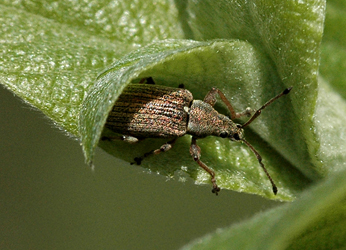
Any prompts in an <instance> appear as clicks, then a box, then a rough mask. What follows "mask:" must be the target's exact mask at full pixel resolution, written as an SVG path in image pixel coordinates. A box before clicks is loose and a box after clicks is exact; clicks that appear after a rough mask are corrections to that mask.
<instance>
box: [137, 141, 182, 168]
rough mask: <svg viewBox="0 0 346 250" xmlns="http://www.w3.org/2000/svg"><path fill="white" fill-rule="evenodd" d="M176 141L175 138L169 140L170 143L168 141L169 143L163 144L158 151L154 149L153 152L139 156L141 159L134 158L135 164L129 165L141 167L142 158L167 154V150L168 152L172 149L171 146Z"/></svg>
mask: <svg viewBox="0 0 346 250" xmlns="http://www.w3.org/2000/svg"><path fill="white" fill-rule="evenodd" d="M176 140H177V138H174V139H173V140H171V141H169V142H166V143H165V144H163V145H162V146H161V147H160V148H158V149H155V150H151V151H150V152H148V153H145V154H144V155H143V156H141V157H135V158H134V161H135V162H131V165H133V164H135V163H136V164H137V165H141V163H142V161H143V159H144V158H146V157H148V156H150V155H157V154H160V153H163V152H167V151H168V150H170V149H171V148H172V147H173V145H174V143H175V141H176Z"/></svg>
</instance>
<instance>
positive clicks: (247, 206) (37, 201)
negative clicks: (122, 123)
mask: <svg viewBox="0 0 346 250" xmlns="http://www.w3.org/2000/svg"><path fill="white" fill-rule="evenodd" d="M0 105H1V111H0V124H1V127H0V138H1V143H0V249H166V250H167V249H168V250H169V249H178V248H180V247H182V246H183V245H185V244H187V243H189V242H190V241H192V240H194V239H196V238H198V237H201V236H203V235H205V234H207V233H210V232H213V231H215V230H216V229H217V228H221V227H226V226H229V225H231V224H233V223H237V222H240V221H242V220H244V219H247V218H250V217H251V216H253V215H254V214H256V213H258V212H260V211H264V210H266V209H268V208H271V207H274V206H277V205H279V204H280V203H279V202H273V201H269V200H266V199H263V198H261V197H258V196H255V195H248V194H240V193H236V192H232V191H227V190H222V192H221V193H220V194H219V196H218V197H217V196H215V195H213V194H212V193H211V185H204V186H197V185H194V184H193V181H192V180H190V179H188V181H186V182H184V183H183V182H179V181H178V180H177V179H178V178H175V180H167V178H166V177H164V176H160V175H156V174H154V173H152V174H148V171H147V170H144V169H143V168H141V167H138V166H131V165H130V164H128V163H127V162H124V161H121V160H118V159H115V158H114V157H112V156H109V155H108V154H106V153H105V152H103V151H102V150H101V149H98V150H97V152H96V159H95V166H96V167H95V171H94V172H93V171H91V169H90V168H89V167H88V166H87V165H86V164H85V163H84V157H83V153H82V149H81V147H80V145H79V142H78V141H76V140H74V139H72V138H69V137H68V136H66V134H65V133H64V132H62V131H60V130H59V129H58V128H56V127H55V126H54V124H53V122H52V121H51V120H49V119H48V118H46V117H45V116H44V115H43V114H42V113H41V112H39V111H37V110H35V109H34V108H32V107H30V106H28V105H27V104H25V103H24V102H23V101H21V100H20V99H19V98H17V97H15V96H14V95H13V94H12V93H11V92H9V91H7V90H5V89H3V88H2V87H0Z"/></svg>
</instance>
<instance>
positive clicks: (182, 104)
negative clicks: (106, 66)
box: [106, 84, 239, 139]
mask: <svg viewBox="0 0 346 250" xmlns="http://www.w3.org/2000/svg"><path fill="white" fill-rule="evenodd" d="M106 127H107V128H109V129H111V130H112V131H113V132H115V133H118V134H122V135H128V136H133V137H136V138H138V139H145V138H174V137H181V136H183V135H185V134H190V135H192V136H195V137H196V138H204V137H206V136H209V135H214V136H220V134H221V133H222V132H225V131H226V132H227V133H228V134H230V135H232V134H233V133H232V132H233V131H238V130H239V129H238V128H237V126H236V124H235V123H234V122H233V121H232V120H231V119H230V118H228V117H227V116H225V115H223V114H220V113H218V112H217V111H216V110H215V109H214V108H213V107H212V106H211V105H210V104H208V103H206V102H204V101H202V100H193V96H192V94H191V92H190V91H188V90H186V89H182V88H171V87H167V86H160V85H152V84H131V85H129V86H127V88H125V89H124V91H123V92H122V94H121V95H120V96H119V99H118V100H117V102H116V103H115V105H114V106H113V109H112V111H111V112H110V113H109V116H108V119H107V122H106Z"/></svg>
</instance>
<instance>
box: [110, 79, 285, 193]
mask: <svg viewBox="0 0 346 250" xmlns="http://www.w3.org/2000/svg"><path fill="white" fill-rule="evenodd" d="M144 80H147V83H151V84H142V83H139V84H130V85H128V86H127V87H126V88H125V89H124V91H123V92H122V94H121V95H120V96H119V98H118V100H117V102H116V103H115V104H114V107H113V108H112V110H111V111H110V113H109V116H108V119H107V122H106V125H105V126H106V127H107V128H109V129H110V130H112V131H113V132H115V133H118V134H120V135H121V136H120V137H112V138H109V137H108V138H104V139H114V140H116V139H121V140H124V141H126V142H129V143H135V142H138V141H139V140H143V139H145V138H170V141H168V142H167V143H166V144H164V145H162V146H161V147H160V148H159V149H156V150H152V151H150V152H148V153H146V154H144V155H143V156H141V157H135V158H134V160H135V162H136V163H137V164H138V165H139V164H140V163H141V162H142V160H143V159H144V158H146V157H148V156H150V155H154V154H159V153H161V152H166V151H168V150H170V149H171V148H172V146H173V144H174V142H175V140H176V139H177V138H179V137H181V136H183V135H185V134H190V135H192V140H191V146H190V154H191V156H192V158H193V159H194V161H196V162H197V163H198V165H199V166H200V167H202V168H203V169H204V170H205V171H207V172H208V173H209V174H210V176H211V182H212V184H213V190H212V191H213V193H216V194H218V192H219V191H220V188H219V187H218V186H217V184H216V180H215V173H214V171H213V170H212V169H210V168H209V167H208V166H207V165H206V164H205V163H203V162H202V161H201V160H200V157H201V149H200V147H199V146H198V145H197V139H200V138H204V137H206V136H209V135H212V136H218V137H222V138H228V139H230V140H233V141H241V142H244V143H245V144H246V145H247V146H248V147H249V148H250V149H251V150H252V152H253V153H254V154H255V156H256V157H257V160H258V162H259V163H260V165H261V167H262V168H263V170H264V171H265V173H266V175H267V177H268V179H269V180H270V182H271V184H272V187H273V192H274V194H276V193H277V188H276V185H275V184H274V182H273V180H272V179H271V177H270V175H269V173H268V172H267V170H266V168H265V167H264V164H263V163H262V158H261V156H260V155H259V153H258V152H257V151H256V150H255V149H254V148H253V147H252V146H251V144H250V143H248V142H247V141H246V140H245V139H244V136H243V128H244V127H246V126H247V125H249V124H250V123H251V122H252V121H253V120H254V119H256V118H257V117H258V116H259V115H260V114H261V112H262V110H263V109H264V108H265V107H267V106H268V105H270V104H271V103H272V102H274V101H275V100H277V99H278V98H280V97H281V96H283V95H286V94H288V93H289V92H290V90H291V88H287V89H285V90H284V91H283V92H282V93H281V94H279V95H277V96H275V97H274V98H272V99H270V100H269V101H268V102H267V103H265V104H264V105H263V106H262V107H261V108H259V109H258V110H256V112H255V113H254V114H253V115H252V117H251V118H250V119H249V120H248V121H247V122H246V123H245V124H243V125H240V124H236V123H234V122H233V120H234V119H235V118H239V117H241V116H244V115H251V113H250V112H251V110H250V109H247V110H245V111H244V112H241V113H236V112H235V111H234V109H233V107H232V105H231V103H230V102H229V101H228V99H227V98H226V97H225V95H224V94H223V93H222V92H221V91H220V90H219V89H217V88H212V89H211V90H210V91H209V92H208V93H207V95H206V96H205V98H204V100H203V101H202V100H194V99H193V96H192V94H191V92H190V91H188V90H186V89H183V88H171V87H166V86H158V85H153V84H154V81H153V79H152V78H151V77H150V78H147V79H144ZM141 82H144V81H143V80H142V81H141ZM217 95H219V96H220V98H221V100H222V101H223V102H224V103H225V104H226V106H227V107H228V109H229V111H230V113H231V117H230V118H229V117H228V116H225V115H223V114H220V113H219V112H217V111H216V110H215V109H214V107H213V106H214V105H215V103H216V96H217Z"/></svg>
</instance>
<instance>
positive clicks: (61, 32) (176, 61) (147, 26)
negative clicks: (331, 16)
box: [0, 1, 343, 200]
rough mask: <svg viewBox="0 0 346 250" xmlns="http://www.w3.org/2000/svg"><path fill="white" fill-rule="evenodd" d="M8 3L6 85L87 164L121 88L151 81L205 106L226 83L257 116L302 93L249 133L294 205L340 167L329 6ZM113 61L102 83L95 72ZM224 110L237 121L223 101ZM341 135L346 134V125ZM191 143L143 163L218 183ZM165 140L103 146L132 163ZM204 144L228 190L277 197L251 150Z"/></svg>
mask: <svg viewBox="0 0 346 250" xmlns="http://www.w3.org/2000/svg"><path fill="white" fill-rule="evenodd" d="M1 7H2V8H1V10H0V11H1V13H2V15H1V16H2V21H3V22H2V23H3V25H2V26H1V27H2V28H1V29H2V36H3V39H2V41H3V45H4V46H3V48H4V49H3V53H2V61H1V65H0V77H1V78H0V81H1V83H2V84H4V85H5V86H6V87H7V88H9V89H11V90H12V91H13V92H15V93H16V94H17V95H18V96H20V97H22V98H23V99H24V100H26V101H27V102H29V103H30V104H31V105H33V106H35V107H37V108H39V109H40V110H42V111H43V112H44V113H45V114H46V115H47V116H48V117H50V118H52V119H53V121H55V123H56V124H57V125H58V126H60V127H62V128H63V129H65V130H66V131H67V132H69V133H71V134H72V135H74V136H77V137H80V138H81V140H82V143H83V149H84V152H85V155H86V158H87V160H88V161H92V159H93V156H94V151H95V148H96V147H97V145H98V141H99V139H100V136H101V133H102V130H103V126H104V123H105V121H106V118H107V115H108V112H109V110H110V108H111V106H112V105H113V103H114V102H115V101H116V98H117V97H118V96H119V95H120V93H121V90H122V89H124V88H125V87H126V85H127V84H129V83H131V82H132V81H138V80H139V79H140V78H141V77H147V76H152V77H154V79H155V81H156V82H157V83H158V84H163V85H170V86H174V87H175V86H178V84H179V83H184V84H185V86H186V88H187V89H189V90H191V92H192V93H193V95H194V97H195V98H196V99H202V98H203V97H204V96H205V95H206V93H207V92H208V91H209V89H210V88H211V87H212V86H216V87H218V88H220V89H221V90H222V91H223V92H224V93H225V94H226V96H227V97H228V98H229V99H230V100H231V102H232V104H233V105H234V107H235V108H236V110H237V111H241V110H243V109H245V108H246V107H248V106H250V107H253V108H258V107H260V106H261V105H262V104H263V103H264V102H266V101H267V100H268V99H270V98H271V97H273V96H274V95H276V94H278V93H280V92H281V91H282V90H283V89H284V88H286V87H289V86H293V87H294V88H293V90H292V93H290V94H289V95H288V96H286V97H284V98H282V99H281V100H279V101H277V102H276V103H275V104H273V105H272V106H270V107H268V108H267V109H266V110H265V112H263V114H262V115H261V117H259V118H258V120H256V121H255V122H254V123H253V124H252V125H251V126H250V129H251V130H249V129H248V130H247V131H246V138H247V140H248V141H249V142H250V143H252V144H253V145H254V147H255V148H256V149H257V150H258V151H259V152H260V153H261V155H262V157H263V162H264V164H265V165H266V167H267V168H268V171H269V172H270V174H271V175H272V177H273V179H274V180H275V182H276V184H277V186H278V187H279V195H278V196H277V198H278V199H282V200H292V199H293V198H294V197H295V196H296V195H297V194H298V193H299V192H300V191H301V190H302V189H304V188H305V187H306V186H307V185H308V184H309V183H310V182H311V181H316V180H318V179H320V178H321V177H323V176H325V175H327V174H328V173H329V172H331V171H334V170H335V169H333V168H328V167H327V166H328V164H329V163H330V161H331V159H329V160H327V161H325V159H324V158H323V157H325V156H326V154H325V151H323V152H322V151H321V144H320V139H321V138H322V137H323V136H320V134H319V133H320V131H319V130H317V129H316V124H315V123H316V122H317V121H321V120H322V119H320V118H319V119H318V120H317V116H316V115H315V113H314V112H315V109H316V106H315V105H316V96H317V70H318V58H319V44H320V40H321V37H322V27H323V20H324V9H325V3H324V1H319V2H312V1H311V2H307V3H304V4H301V3H295V2H287V1H286V2H284V3H282V2H281V1H272V2H270V3H269V2H265V3H264V2H263V3H262V2H260V1H259V2H257V3H256V5H254V4H252V3H248V2H246V1H243V2H237V3H235V2H230V1H218V2H217V3H215V1H200V2H196V1H191V2H186V1H176V2H175V3H172V2H169V1H158V2H157V3H156V4H155V5H153V4H152V3H151V2H149V1H144V2H141V3H136V4H130V3H128V2H125V1H124V2H116V3H113V2H111V3H109V2H108V1H107V2H106V1H105V2H103V1H94V2H93V3H92V4H84V3H75V2H71V1H59V3H58V2H54V3H42V2H41V1H30V3H29V2H24V3H23V2H13V1H2V2H1ZM10 17H11V18H10ZM165 38H171V39H169V40H162V39H165ZM172 38H174V39H177V38H179V39H181V38H193V39H194V40H195V41H192V40H173V39H172ZM213 39H216V40H213ZM152 40H154V42H153V43H152V44H151V45H148V46H144V45H146V44H147V43H148V42H149V41H152ZM160 40H161V41H160ZM196 40H206V41H199V42H198V41H196ZM155 41H156V42H155ZM138 47H140V48H139V49H137V50H134V48H138ZM111 62H113V64H111ZM110 64H111V66H110V67H108V68H107V69H106V70H104V71H103V73H101V75H99V77H97V80H96V82H95V83H94V80H93V79H95V78H96V73H97V72H100V71H101V69H104V68H105V67H106V65H110ZM322 94H324V93H322ZM83 99H84V102H83V103H82V100H83ZM326 100H327V101H329V99H328V98H326ZM336 103H338V101H336ZM334 104H335V102H334ZM323 105H324V104H323ZM340 105H341V106H342V104H340ZM326 106H328V105H326ZM328 107H331V105H329V106H328ZM216 108H217V109H218V110H220V112H223V113H227V110H226V109H225V107H224V105H222V104H217V106H216ZM334 118H335V119H338V118H339V114H336V115H335V117H334ZM323 121H324V120H323ZM239 122H244V120H242V121H239ZM326 122H327V121H326ZM323 124H324V123H323ZM324 127H325V125H323V126H321V127H320V128H321V129H322V128H324ZM105 132H106V133H109V131H105ZM335 132H336V133H335V134H336V135H341V134H342V129H341V130H338V129H337V131H335ZM331 138H333V137H331ZM189 140H190V138H189V136H185V137H184V138H181V139H180V140H179V141H178V142H177V144H176V145H175V148H174V149H173V150H171V152H167V153H165V154H163V155H160V156H157V159H154V158H153V159H148V160H147V161H144V162H143V164H144V165H143V166H144V167H146V168H149V169H150V170H152V171H155V172H158V173H161V174H164V175H167V176H171V175H173V174H174V172H176V170H181V171H180V172H181V173H182V178H185V176H184V174H183V173H187V174H188V175H189V176H191V177H192V178H193V179H195V181H196V183H208V184H209V183H210V179H209V176H208V175H207V174H206V173H205V172H204V171H203V170H201V169H199V168H198V166H196V165H197V164H195V163H194V162H193V161H192V160H191V157H190V156H189V153H188V150H189V144H190V142H189ZM163 142H164V141H162V140H161V141H160V140H158V141H153V140H148V141H147V142H143V143H141V144H142V145H124V143H115V142H114V143H108V142H102V143H101V144H100V146H101V147H102V148H104V149H105V150H106V151H107V152H109V153H111V154H113V155H115V156H117V157H120V158H122V159H125V160H127V161H129V162H130V161H132V159H133V157H134V156H137V155H134V154H133V152H137V153H138V154H142V153H144V152H145V150H148V147H149V145H151V146H154V147H159V146H160V145H161V144H162V143H163ZM198 143H199V145H200V146H201V149H202V158H201V159H202V160H203V161H204V162H205V163H206V164H207V165H209V166H210V167H211V168H213V169H214V170H215V172H216V175H217V181H218V183H219V184H220V186H221V187H222V188H228V189H234V190H238V191H246V192H249V193H256V194H260V195H263V196H266V197H271V198H273V194H272V192H271V187H270V183H269V181H268V180H267V178H266V176H265V175H264V173H263V171H262V169H261V168H260V166H259V164H258V162H257V160H256V158H255V157H254V155H253V154H252V153H251V151H250V150H249V149H248V148H246V147H245V145H240V144H235V143H232V142H229V141H227V140H222V139H217V138H206V139H204V140H199V142H198ZM325 145H327V141H326V144H325ZM341 152H343V151H342V150H341V151H338V152H337V154H338V155H339V153H341ZM137 153H136V154H137ZM338 157H339V158H338V159H341V160H342V159H343V156H341V155H340V156H338ZM155 161H159V162H160V164H157V162H155Z"/></svg>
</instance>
